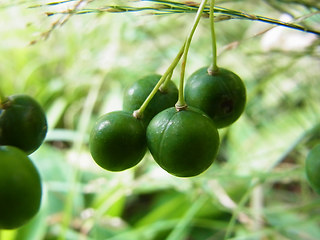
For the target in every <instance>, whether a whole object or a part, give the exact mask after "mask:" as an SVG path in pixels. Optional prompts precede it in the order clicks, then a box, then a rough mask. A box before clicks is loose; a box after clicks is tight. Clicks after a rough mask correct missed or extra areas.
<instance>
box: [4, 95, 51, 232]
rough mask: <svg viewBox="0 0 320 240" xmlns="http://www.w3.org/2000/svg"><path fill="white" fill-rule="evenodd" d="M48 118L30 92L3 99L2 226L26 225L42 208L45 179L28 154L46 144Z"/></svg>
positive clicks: (16, 226) (7, 227) (5, 227)
mask: <svg viewBox="0 0 320 240" xmlns="http://www.w3.org/2000/svg"><path fill="white" fill-rule="evenodd" d="M46 133H47V120H46V116H45V113H44V111H43V109H42V108H41V106H40V105H39V104H38V102H37V101H35V100H34V99H33V98H31V97H30V96H27V95H24V94H17V95H12V96H9V97H7V98H5V99H3V100H1V101H0V229H13V228H18V227H20V226H22V225H24V224H25V223H26V222H27V221H29V220H30V219H31V218H32V217H33V216H34V215H35V214H36V213H37V212H38V210H39V208H40V204H41V196H42V188H41V179H40V175H39V173H38V170H37V168H36V167H35V165H34V164H33V163H32V161H31V159H30V158H29V157H28V155H30V154H31V153H33V152H34V151H36V150H37V149H38V148H39V147H40V145H41V144H42V142H43V140H44V138H45V136H46Z"/></svg>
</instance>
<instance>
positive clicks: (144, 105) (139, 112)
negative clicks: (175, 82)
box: [133, 44, 185, 118]
mask: <svg viewBox="0 0 320 240" xmlns="http://www.w3.org/2000/svg"><path fill="white" fill-rule="evenodd" d="M184 48H185V44H183V46H182V47H181V49H180V51H179V53H178V54H177V56H176V57H175V58H174V60H173V61H172V63H171V64H170V66H169V67H168V69H167V71H166V72H165V73H164V74H163V75H162V77H161V78H160V80H159V81H158V83H157V84H156V86H155V87H154V88H153V90H152V91H151V93H150V94H149V96H148V97H147V98H146V100H145V101H144V102H143V103H142V105H141V107H140V108H139V109H137V110H136V111H134V112H133V116H134V117H135V118H140V117H141V116H142V114H143V112H144V110H145V109H146V108H147V106H148V104H149V102H150V101H151V99H152V98H153V97H154V95H156V93H157V91H158V89H159V88H160V86H161V85H162V83H164V81H165V80H166V79H167V78H169V77H170V76H171V74H172V72H173V70H174V69H175V67H176V66H177V64H178V62H179V61H180V59H181V57H182V55H183V51H184ZM170 78H171V77H170Z"/></svg>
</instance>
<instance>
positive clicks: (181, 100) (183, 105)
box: [176, 0, 207, 110]
mask: <svg viewBox="0 0 320 240" xmlns="http://www.w3.org/2000/svg"><path fill="white" fill-rule="evenodd" d="M206 3H207V0H202V1H201V4H200V6H199V8H198V11H197V15H196V17H195V20H194V23H193V26H192V28H191V31H190V33H189V35H188V37H187V40H186V44H185V47H184V52H183V58H182V65H181V74H180V84H179V99H178V102H177V103H176V109H177V110H179V109H184V108H186V106H187V104H186V102H185V100H184V92H183V88H184V75H185V70H186V64H187V57H188V52H189V48H190V44H191V40H192V37H193V34H194V32H195V31H196V29H197V26H198V23H199V21H200V19H201V16H202V13H203V10H204V8H205V6H206Z"/></svg>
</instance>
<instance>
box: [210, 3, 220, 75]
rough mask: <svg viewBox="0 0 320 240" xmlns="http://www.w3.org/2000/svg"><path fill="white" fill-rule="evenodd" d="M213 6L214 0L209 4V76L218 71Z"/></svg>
mask: <svg viewBox="0 0 320 240" xmlns="http://www.w3.org/2000/svg"><path fill="white" fill-rule="evenodd" d="M214 5H215V0H211V4H210V28H211V43H212V65H211V66H210V67H209V69H208V73H209V74H210V75H212V74H214V73H215V72H217V71H218V65H217V41H216V33H215V28H214Z"/></svg>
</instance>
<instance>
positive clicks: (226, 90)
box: [185, 67, 246, 128]
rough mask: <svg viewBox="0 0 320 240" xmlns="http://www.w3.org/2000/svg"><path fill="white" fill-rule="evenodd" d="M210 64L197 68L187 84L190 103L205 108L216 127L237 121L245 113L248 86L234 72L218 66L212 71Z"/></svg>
mask: <svg viewBox="0 0 320 240" xmlns="http://www.w3.org/2000/svg"><path fill="white" fill-rule="evenodd" d="M207 69H208V68H207V67H204V68H201V69H199V70H197V71H196V72H194V73H193V74H192V75H191V76H190V77H189V78H188V80H187V82H186V86H185V99H186V102H187V104H188V105H190V106H193V107H196V108H199V109H201V110H202V111H204V112H205V113H206V114H207V115H208V116H209V117H211V118H212V120H213V121H214V122H215V124H216V126H217V128H223V127H227V126H229V125H230V124H232V123H234V122H235V121H236V120H237V119H238V118H239V117H240V116H241V114H242V113H243V111H244V108H245V104H246V88H245V85H244V83H243V81H242V80H241V79H240V77H239V76H238V75H236V74H235V73H233V72H231V71H229V70H227V69H224V68H219V71H218V72H216V73H213V74H212V75H211V74H209V73H208V71H207Z"/></svg>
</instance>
